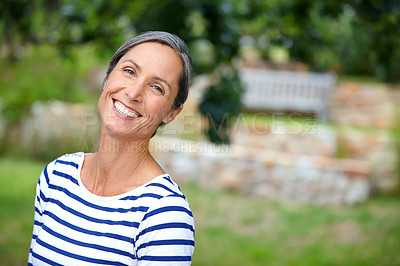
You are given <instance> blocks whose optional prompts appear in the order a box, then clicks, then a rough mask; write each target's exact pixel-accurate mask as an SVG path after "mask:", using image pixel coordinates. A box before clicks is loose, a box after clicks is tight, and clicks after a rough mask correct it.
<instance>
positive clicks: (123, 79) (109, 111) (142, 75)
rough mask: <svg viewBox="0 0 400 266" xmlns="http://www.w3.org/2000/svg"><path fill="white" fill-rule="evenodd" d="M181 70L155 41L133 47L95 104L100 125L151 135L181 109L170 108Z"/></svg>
mask: <svg viewBox="0 0 400 266" xmlns="http://www.w3.org/2000/svg"><path fill="white" fill-rule="evenodd" d="M182 70H183V66H182V61H181V58H180V56H179V55H178V54H177V53H176V52H175V51H174V50H173V49H172V48H171V47H169V46H166V45H163V44H160V43H156V42H146V43H142V44H139V45H137V46H134V47H133V48H132V49H131V50H129V51H128V53H126V54H125V55H124V56H123V57H122V58H121V59H120V60H119V62H118V64H117V65H116V66H115V68H114V70H113V71H112V72H111V73H110V75H109V77H108V79H107V80H106V82H105V83H104V87H103V92H102V94H101V96H100V99H99V104H98V108H99V112H100V115H101V118H102V120H103V127H105V129H106V130H107V131H108V132H109V133H111V134H113V135H118V136H123V137H138V138H150V137H151V136H152V134H153V133H154V132H155V130H156V129H157V127H158V126H159V125H160V123H161V122H164V123H166V124H167V123H169V122H170V121H172V120H173V119H174V118H175V116H176V115H178V114H179V112H180V111H181V109H182V106H181V108H179V109H178V110H175V109H173V108H172V105H173V103H174V100H175V97H176V95H177V93H178V90H179V77H180V75H181V72H182Z"/></svg>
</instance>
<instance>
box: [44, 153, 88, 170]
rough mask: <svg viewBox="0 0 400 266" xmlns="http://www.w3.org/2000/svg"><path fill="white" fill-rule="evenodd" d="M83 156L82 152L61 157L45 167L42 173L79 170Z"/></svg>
mask: <svg viewBox="0 0 400 266" xmlns="http://www.w3.org/2000/svg"><path fill="white" fill-rule="evenodd" d="M84 156H85V154H84V153H83V152H76V153H69V154H64V155H61V156H60V157H58V158H56V159H54V160H53V161H51V162H50V163H48V164H47V165H46V167H45V168H44V171H47V172H53V171H54V170H55V169H66V170H68V169H70V170H74V169H75V170H79V169H80V168H81V166H82V163H83V159H84Z"/></svg>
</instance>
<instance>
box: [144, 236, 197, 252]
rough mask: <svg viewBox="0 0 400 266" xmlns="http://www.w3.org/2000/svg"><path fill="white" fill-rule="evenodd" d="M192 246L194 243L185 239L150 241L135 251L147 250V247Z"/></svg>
mask: <svg viewBox="0 0 400 266" xmlns="http://www.w3.org/2000/svg"><path fill="white" fill-rule="evenodd" d="M177 245H180V246H193V247H194V241H193V240H187V239H168V240H156V241H150V242H147V243H143V244H142V245H140V246H139V247H137V249H136V251H138V250H140V249H142V248H147V247H149V246H177Z"/></svg>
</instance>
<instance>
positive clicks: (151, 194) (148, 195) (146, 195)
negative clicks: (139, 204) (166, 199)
mask: <svg viewBox="0 0 400 266" xmlns="http://www.w3.org/2000/svg"><path fill="white" fill-rule="evenodd" d="M162 197H163V196H161V195H158V194H154V193H143V194H142V195H139V196H126V197H124V198H122V199H121V200H138V199H141V198H154V199H161V198H162Z"/></svg>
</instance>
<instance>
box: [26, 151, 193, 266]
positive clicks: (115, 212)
mask: <svg viewBox="0 0 400 266" xmlns="http://www.w3.org/2000/svg"><path fill="white" fill-rule="evenodd" d="M83 160H84V153H75V154H69V155H64V156H61V157H60V158H58V159H56V160H54V161H53V162H51V163H50V164H48V165H47V166H46V167H45V168H44V170H43V171H42V174H41V175H40V178H39V182H38V184H37V187H36V199H35V218H34V225H33V234H32V241H31V247H30V252H29V259H28V265H155V264H156V265H157V264H159V265H190V264H191V256H192V254H193V251H194V222H193V215H192V212H191V210H190V207H189V204H188V202H187V200H186V198H185V196H184V195H183V194H182V192H181V191H180V189H179V187H178V185H177V184H175V183H174V182H173V181H172V180H171V178H170V177H169V176H168V175H167V174H164V175H161V176H158V177H156V178H154V179H153V180H152V181H150V182H149V183H147V184H145V185H143V186H141V187H138V188H136V189H134V190H132V191H130V192H127V193H125V194H122V195H118V196H112V197H101V196H97V195H94V194H92V193H91V192H89V191H88V190H87V189H86V188H85V186H84V185H83V184H82V182H81V179H80V172H81V167H82V164H83Z"/></svg>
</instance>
